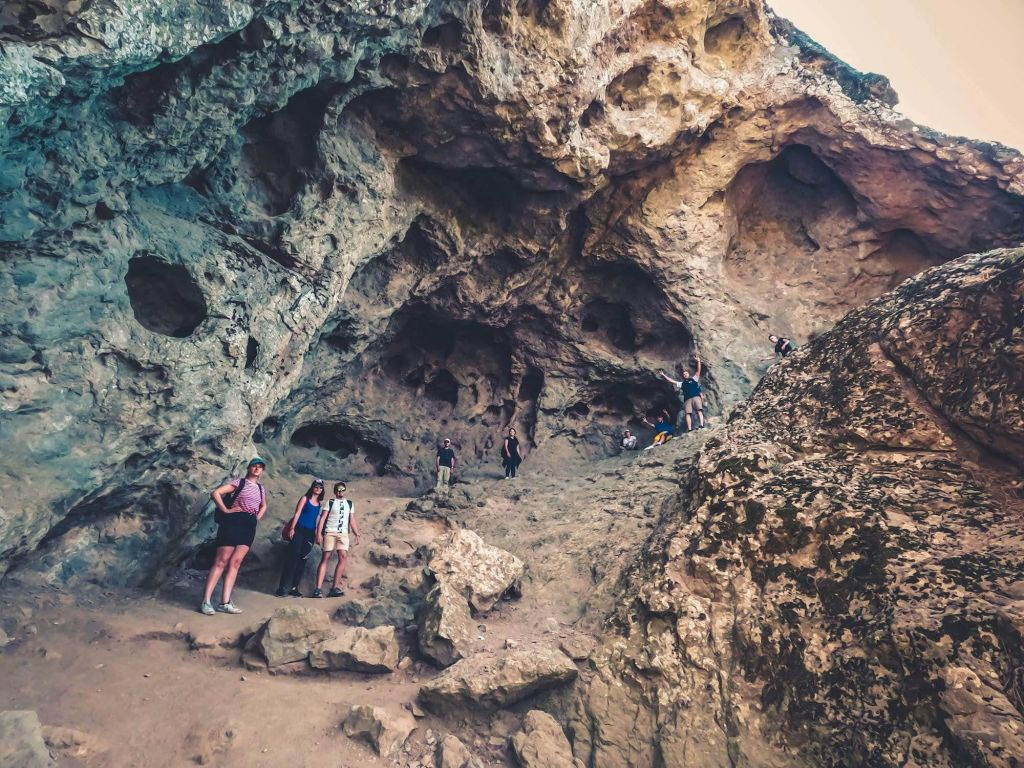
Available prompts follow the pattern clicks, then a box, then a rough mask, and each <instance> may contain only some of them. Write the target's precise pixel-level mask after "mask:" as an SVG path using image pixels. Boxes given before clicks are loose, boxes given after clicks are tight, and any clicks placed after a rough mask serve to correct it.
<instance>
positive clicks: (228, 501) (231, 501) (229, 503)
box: [213, 477, 266, 525]
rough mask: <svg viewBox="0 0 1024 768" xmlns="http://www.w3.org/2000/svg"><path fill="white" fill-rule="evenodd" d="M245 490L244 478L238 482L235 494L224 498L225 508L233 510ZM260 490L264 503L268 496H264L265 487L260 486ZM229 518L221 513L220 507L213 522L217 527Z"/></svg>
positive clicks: (261, 501) (261, 500)
mask: <svg viewBox="0 0 1024 768" xmlns="http://www.w3.org/2000/svg"><path fill="white" fill-rule="evenodd" d="M257 485H259V483H257ZM243 488H245V478H244V477H243V478H242V479H241V480H239V481H238V486H237V487H236V488H235V490H234V492H233V493H229V494H228V495H227V496H225V497H224V498H223V502H224V506H225V507H227V508H228V509H231V508H232V507H233V506H235V502H236V501H237V500H238V497H239V496H240V495H241V494H242V489H243ZM259 488H260V503H263V502H264V501H265V500H266V496H264V491H263V486H262V485H260V486H259ZM227 517H228V516H227V515H225V514H224V513H223V512H221V511H220V507H218V508H217V511H216V512H214V513H213V520H214V522H216V523H217V525H223V524H224V521H225V520H227Z"/></svg>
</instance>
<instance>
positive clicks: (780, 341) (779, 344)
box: [761, 333, 796, 362]
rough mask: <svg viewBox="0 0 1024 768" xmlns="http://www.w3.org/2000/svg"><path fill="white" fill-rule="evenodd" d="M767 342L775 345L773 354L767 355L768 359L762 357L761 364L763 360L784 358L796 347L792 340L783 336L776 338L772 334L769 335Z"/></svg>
mask: <svg viewBox="0 0 1024 768" xmlns="http://www.w3.org/2000/svg"><path fill="white" fill-rule="evenodd" d="M768 341H770V342H771V343H772V344H774V345H775V354H774V355H769V356H768V357H762V358H761V361H762V362H764V361H765V360H774V359H775V358H776V357H785V356H786V355H788V354H789V353H790V352H792V351H793V350H794V349H796V345H795V344H794V343H793V341H792V339H787V338H785V337H784V336H776V335H775V334H774V333H772V334H769V336H768Z"/></svg>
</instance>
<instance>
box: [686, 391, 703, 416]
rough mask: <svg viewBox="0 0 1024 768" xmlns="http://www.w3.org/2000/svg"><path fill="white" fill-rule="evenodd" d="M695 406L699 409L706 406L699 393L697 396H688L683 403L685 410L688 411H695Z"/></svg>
mask: <svg viewBox="0 0 1024 768" xmlns="http://www.w3.org/2000/svg"><path fill="white" fill-rule="evenodd" d="M694 408H696V409H697V410H698V411H700V410H702V409H703V408H704V402H703V401H702V400H701V398H700V395H697V396H696V397H688V398H686V401H685V402H684V403H683V410H685V411H686V412H687V413H693V410H694Z"/></svg>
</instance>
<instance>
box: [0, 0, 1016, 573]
mask: <svg viewBox="0 0 1024 768" xmlns="http://www.w3.org/2000/svg"><path fill="white" fill-rule="evenodd" d="M0 38H2V40H3V47H2V49H0V125H2V126H3V127H2V129H0V131H2V132H0V153H2V155H0V163H2V165H0V168H2V173H0V254H2V261H0V294H2V297H3V302H2V307H0V328H2V330H3V337H4V340H3V351H2V360H0V363H2V371H0V376H2V378H0V381H2V383H3V390H4V401H3V418H2V420H0V439H3V441H4V445H5V448H6V450H5V451H4V452H3V454H2V455H0V483H2V490H3V495H4V505H3V514H2V516H0V564H2V565H0V568H2V569H3V570H4V571H7V570H9V569H11V568H15V572H16V573H19V574H20V576H21V577H22V578H30V577H38V578H41V579H43V580H58V581H61V580H74V579H75V578H96V579H110V578H117V579H122V580H125V581H129V582H133V583H134V582H137V581H140V580H143V579H145V578H148V577H152V576H154V574H158V573H159V572H160V569H161V568H162V567H163V566H165V565H166V564H168V563H173V562H174V561H175V559H176V558H178V557H180V556H181V555H182V553H184V552H185V551H187V550H188V549H189V548H190V547H191V546H193V545H194V544H195V543H196V542H197V541H198V540H199V539H200V538H201V537H202V536H203V535H204V534H203V530H204V529H203V527H202V523H203V521H204V519H205V518H204V517H203V509H204V499H205V494H206V489H208V488H209V487H210V486H211V485H213V484H214V483H216V482H217V481H219V480H220V479H221V478H223V477H224V476H225V475H227V474H229V473H230V472H231V471H232V470H234V469H236V468H237V467H239V466H241V464H242V463H244V461H245V459H246V458H247V454H248V453H249V452H250V451H251V450H253V449H254V448H255V447H256V446H260V447H261V448H266V449H267V450H272V451H277V452H280V453H281V455H286V456H287V457H288V466H289V471H291V470H294V471H310V470H313V469H317V470H322V471H324V473H325V474H330V473H328V472H327V471H326V470H327V469H331V473H335V472H339V471H344V472H346V473H352V474H354V475H358V474H360V473H366V474H374V473H378V472H385V473H396V474H405V475H409V476H417V475H419V474H421V473H422V472H423V470H424V468H425V466H426V465H428V464H429V463H430V461H431V457H430V455H429V454H430V449H429V447H428V446H430V445H431V444H432V443H433V442H434V441H435V440H436V439H437V438H438V437H440V436H441V434H442V433H443V434H448V435H451V436H453V437H454V438H455V439H456V442H457V445H458V446H459V448H460V451H461V452H462V454H463V456H464V457H466V458H469V459H471V460H472V461H474V462H480V463H481V464H482V465H486V464H487V463H488V462H496V457H495V456H494V455H493V452H494V445H495V442H496V440H497V439H498V435H499V434H500V432H501V431H502V430H503V428H504V427H506V426H507V425H508V424H509V423H513V424H514V425H516V426H518V427H519V428H520V432H521V433H525V434H526V436H527V437H528V447H529V448H530V450H531V451H537V452H539V453H538V454H537V455H538V456H541V457H543V456H545V455H546V456H548V457H549V458H550V460H569V459H574V458H575V459H579V458H589V457H593V456H599V455H603V454H604V453H605V452H607V451H608V450H609V449H610V448H611V445H612V441H613V437H614V435H615V434H616V433H617V432H618V430H619V429H620V428H621V427H622V426H624V425H625V424H626V423H629V421H630V419H635V418H636V417H637V416H638V415H640V414H642V413H644V412H654V411H657V410H658V409H660V408H661V407H663V406H664V405H666V404H669V403H671V392H670V391H669V390H668V389H667V387H666V386H665V385H664V384H663V383H659V380H658V379H657V377H656V371H657V370H658V369H662V368H669V367H671V366H673V365H674V364H677V363H679V362H681V361H687V360H688V359H689V356H690V354H691V353H692V352H693V351H694V350H696V349H699V350H700V351H701V352H702V353H703V355H704V357H705V359H706V360H707V362H708V365H709V375H708V385H709V389H710V391H711V395H712V403H711V405H712V409H713V412H715V413H721V412H723V411H725V410H726V409H728V408H729V407H730V406H731V405H732V404H734V403H736V402H738V401H739V400H740V399H742V398H743V397H744V396H745V395H746V394H747V393H748V392H749V391H750V389H751V387H752V386H753V384H754V383H755V382H756V381H757V379H758V378H759V376H760V374H761V373H762V371H763V365H761V364H759V363H757V362H755V358H756V357H758V356H761V355H762V354H765V353H767V351H768V349H767V344H766V342H765V340H764V337H765V336H766V334H767V333H769V332H772V331H783V332H787V333H792V334H794V335H795V336H796V337H797V339H798V341H802V338H801V337H806V335H809V334H811V333H812V332H819V331H821V330H824V329H825V328H827V327H828V326H829V325H830V324H831V323H832V322H834V321H835V320H836V319H837V318H838V317H839V316H840V315H842V314H843V313H844V312H845V311H846V310H848V309H849V308H851V307H853V306H856V305H857V304H859V303H861V302H863V301H865V300H867V299H869V298H871V297H873V296H875V295H877V294H878V293H880V292H881V291H883V290H885V289H887V288H889V287H891V285H892V284H893V283H895V282H897V281H898V280H900V279H901V278H902V277H904V276H906V275H908V274H911V273H913V272H915V271H917V270H919V269H921V268H922V267H924V266H926V265H928V264H931V263H935V262H938V261H942V260H945V259H948V258H951V257H953V256H957V255H960V254H962V253H965V252H967V251H970V250H976V249H980V248H983V247H990V246H996V245H1002V244H1006V243H1011V242H1016V241H1019V240H1020V239H1021V229H1022V227H1021V212H1022V210H1024V199H1022V192H1024V190H1022V186H1021V178H1022V172H1021V169H1022V160H1021V157H1020V155H1018V154H1017V153H1015V152H1013V151H1011V150H1008V149H1005V148H1001V147H998V146H994V145H983V144H975V143H971V142H969V141H965V140H958V139H951V138H948V137H944V136H941V135H937V134H934V133H932V132H929V131H927V130H926V129H920V128H918V127H917V126H913V125H912V124H910V123H909V122H907V121H905V120H903V119H902V118H901V117H900V116H899V115H898V114H897V113H895V112H893V111H892V110H891V109H890V106H891V104H892V103H893V95H892V93H891V90H889V89H888V88H887V86H886V84H885V83H884V79H880V78H878V77H875V76H861V75H860V74H859V73H856V72H854V71H852V70H850V69H849V68H848V67H845V65H842V63H841V62H837V61H835V60H833V59H831V58H829V57H827V56H826V55H825V54H824V53H822V52H820V51H815V50H814V49H813V47H811V46H809V45H808V43H807V41H806V40H803V39H801V38H799V36H798V34H797V33H796V32H795V31H794V30H792V29H791V28H788V27H787V26H786V25H785V24H783V23H782V22H780V21H779V20H777V19H775V18H774V17H773V16H772V15H771V14H770V12H768V11H767V10H766V9H765V7H764V6H763V5H762V3H761V2H759V1H758V0H706V1H704V2H698V3H690V2H686V3H683V2H671V1H666V2H652V1H648V2H634V1H630V2H621V3H620V2H616V3H602V4H598V5H592V4H586V3H580V2H573V1H572V0H551V1H550V2H547V3H541V4H529V3H512V2H508V1H507V0H500V1H498V2H469V3H449V2H441V1H440V0H418V1H416V2H413V1H411V0H396V1H395V2H391V3H387V4H384V5H378V6H373V7H372V8H371V7H369V6H366V7H364V6H362V5H357V6H344V5H340V4H337V3H334V2H330V1H329V0H323V1H322V2H311V1H308V0H288V1H286V2H276V3H266V2H257V1H253V2H243V1H242V0H219V1H218V2H212V3H206V4H203V5H199V6H197V5H195V4H192V3H184V2H170V3H168V2H159V3H158V2H146V3H139V4H137V5H136V7H134V8H133V12H132V13H130V14H129V13H127V12H125V11H124V10H123V9H122V8H121V7H120V6H119V5H118V4H116V3H115V2H113V0H97V1H96V2H93V3H89V4H85V5H84V6H78V5H69V4H64V3H60V2H56V1H54V0H47V2H44V3H20V2H18V3H14V4H8V5H7V6H5V8H4V9H3V11H2V15H0ZM445 422H447V423H445ZM55 478H58V479H59V481H57V482H55ZM62 551H65V552H70V551H74V552H76V553H78V554H77V555H76V556H75V557H74V558H69V559H68V562H66V563H64V564H60V563H59V560H60V558H59V557H58V556H57V553H59V552H62Z"/></svg>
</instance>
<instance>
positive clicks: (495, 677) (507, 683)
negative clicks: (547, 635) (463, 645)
mask: <svg viewBox="0 0 1024 768" xmlns="http://www.w3.org/2000/svg"><path fill="white" fill-rule="evenodd" d="M576 674H577V670H576V665H575V664H573V663H572V660H571V659H570V658H569V657H568V656H566V655H565V654H564V653H562V652H561V651H558V650H555V649H554V648H546V647H531V648H523V649H519V650H512V651H485V652H481V653H475V654H473V655H472V656H469V657H467V658H465V659H462V660H461V661H459V662H457V663H456V664H454V665H453V666H451V667H449V668H448V669H446V670H445V671H444V672H442V673H441V674H440V675H438V676H437V677H435V678H434V679H433V680H431V681H430V682H428V683H427V684H426V685H424V686H423V687H421V688H420V692H419V697H420V700H421V701H422V702H423V704H424V705H425V706H426V707H427V708H428V709H431V710H433V711H434V712H438V713H441V712H447V711H450V710H458V709H479V708H484V709H498V708H501V707H507V706H509V705H510V704H515V703H516V702H517V701H521V700H523V699H525V698H526V697H528V696H532V695H533V694H535V693H538V692H539V691H543V690H546V689H548V688H552V687H554V686H556V685H560V684H562V683H566V682H568V681H570V680H572V679H573V678H575V677H576Z"/></svg>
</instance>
